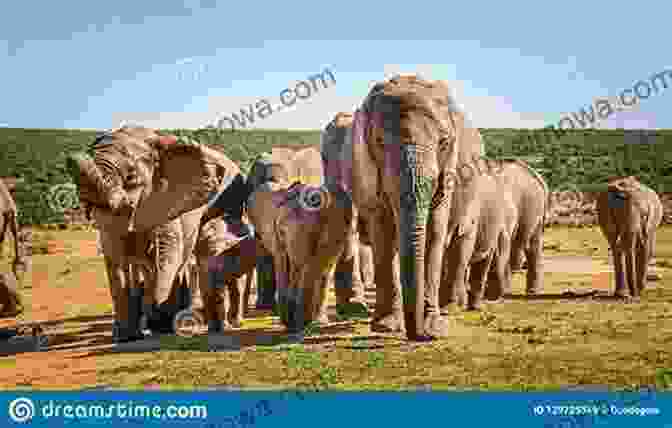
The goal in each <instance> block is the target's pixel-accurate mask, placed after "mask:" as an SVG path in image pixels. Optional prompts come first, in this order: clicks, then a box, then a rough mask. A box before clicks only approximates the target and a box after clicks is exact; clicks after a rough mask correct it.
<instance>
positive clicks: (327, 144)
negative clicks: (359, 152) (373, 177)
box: [320, 112, 354, 190]
mask: <svg viewBox="0 0 672 428" xmlns="http://www.w3.org/2000/svg"><path fill="white" fill-rule="evenodd" d="M353 121H354V116H353V114H352V113H349V112H339V113H337V114H336V116H335V117H334V119H333V120H332V121H331V122H329V124H327V126H326V127H325V129H324V130H323V131H322V133H321V136H320V154H321V157H322V167H323V171H324V181H325V183H324V184H325V185H326V186H327V188H329V189H330V190H340V189H350V186H349V184H348V183H349V178H351V177H349V175H350V174H352V171H351V169H352V146H351V142H352V124H353Z"/></svg>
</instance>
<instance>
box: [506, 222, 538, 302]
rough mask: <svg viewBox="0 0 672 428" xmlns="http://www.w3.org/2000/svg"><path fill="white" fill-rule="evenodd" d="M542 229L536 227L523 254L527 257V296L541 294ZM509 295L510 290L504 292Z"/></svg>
mask: <svg viewBox="0 0 672 428" xmlns="http://www.w3.org/2000/svg"><path fill="white" fill-rule="evenodd" d="M543 234H544V228H543V225H542V224H540V225H539V226H537V230H535V232H534V234H533V235H532V239H531V240H530V243H529V246H528V247H527V250H526V252H525V255H526V256H527V275H526V281H527V283H526V292H527V294H528V295H536V294H539V293H540V292H541V288H542V281H543V278H544V266H543V260H542V257H543V251H544V236H543ZM505 293H507V294H510V293H511V290H505Z"/></svg>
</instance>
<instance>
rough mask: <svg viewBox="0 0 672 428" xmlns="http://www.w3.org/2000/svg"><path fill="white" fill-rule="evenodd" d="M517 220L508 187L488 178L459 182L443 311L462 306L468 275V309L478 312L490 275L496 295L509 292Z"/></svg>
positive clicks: (450, 230)
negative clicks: (512, 238) (512, 244)
mask: <svg viewBox="0 0 672 428" xmlns="http://www.w3.org/2000/svg"><path fill="white" fill-rule="evenodd" d="M516 218H517V208H516V205H515V204H514V201H513V198H512V195H511V192H510V189H508V188H507V187H506V186H502V185H501V182H500V181H499V180H497V179H496V178H495V177H493V176H490V175H485V174H484V175H480V176H477V177H474V178H472V179H470V180H468V181H467V182H462V183H457V185H456V187H455V192H454V194H453V203H452V205H451V214H450V220H449V221H448V235H447V238H446V247H447V249H446V252H445V253H444V256H443V272H442V280H441V286H440V288H439V307H440V308H441V312H442V313H444V314H445V313H446V312H448V307H449V305H450V304H451V303H456V304H457V305H458V306H462V305H463V304H464V300H465V297H466V290H465V281H466V279H467V277H468V279H469V283H470V287H469V293H468V302H467V303H468V309H472V310H478V309H480V306H481V301H482V299H483V294H484V291H485V289H484V288H485V282H486V280H488V277H489V276H490V280H491V285H492V286H493V287H495V288H496V289H497V290H496V294H498V295H501V294H502V292H503V290H504V289H506V288H508V282H509V281H510V277H507V276H508V275H510V273H509V272H510V270H509V269H507V268H508V264H509V257H510V252H511V237H512V234H513V231H514V228H515V225H516ZM491 266H492V267H491ZM491 270H492V274H491V275H489V274H490V271H491ZM467 272H468V276H467Z"/></svg>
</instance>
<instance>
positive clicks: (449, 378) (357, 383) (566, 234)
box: [0, 227, 672, 391]
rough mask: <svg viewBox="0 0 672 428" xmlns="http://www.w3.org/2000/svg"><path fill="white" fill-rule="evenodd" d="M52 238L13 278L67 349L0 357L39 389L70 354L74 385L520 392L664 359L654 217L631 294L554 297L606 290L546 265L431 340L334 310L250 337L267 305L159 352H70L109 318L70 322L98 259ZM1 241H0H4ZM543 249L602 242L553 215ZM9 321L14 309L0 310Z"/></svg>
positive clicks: (595, 378)
mask: <svg viewBox="0 0 672 428" xmlns="http://www.w3.org/2000/svg"><path fill="white" fill-rule="evenodd" d="M50 241H51V242H54V241H57V242H61V243H62V244H61V245H58V246H59V247H61V248H60V249H61V251H59V252H57V253H54V254H38V255H35V256H34V257H33V261H32V273H31V274H30V275H28V276H26V278H24V281H23V290H22V293H23V294H24V296H25V298H26V302H27V303H28V305H27V306H28V307H31V308H32V313H30V314H28V313H27V314H26V315H25V318H26V320H30V321H32V320H39V321H46V320H47V319H50V320H55V319H56V320H65V321H61V322H60V324H54V325H53V326H51V327H50V328H51V329H52V330H53V331H54V332H55V331H56V329H60V330H59V332H58V333H57V335H58V337H61V338H64V337H69V338H70V339H71V340H72V341H73V342H72V343H75V342H76V341H80V342H77V343H80V344H81V345H80V347H79V348H74V350H71V351H70V352H69V353H68V352H65V351H64V352H62V353H61V352H60V351H49V352H47V353H41V354H24V355H28V356H30V355H39V356H40V357H41V358H46V359H47V360H45V361H48V362H49V364H47V366H46V367H45V368H44V369H43V370H41V371H40V373H39V374H38V375H27V374H25V371H22V369H19V368H18V366H19V364H18V361H19V360H20V359H21V356H14V357H2V358H0V384H2V385H5V386H7V387H17V386H19V385H27V386H30V387H31V388H33V389H51V388H53V387H55V386H54V385H57V384H58V383H57V381H56V379H58V378H63V374H62V372H63V371H64V370H66V369H67V367H66V368H64V366H68V365H72V362H73V361H76V362H77V364H80V366H81V368H80V369H79V371H80V372H82V373H86V374H87V376H86V377H83V378H82V379H81V382H80V383H78V386H79V385H81V386H92V385H97V384H104V385H111V386H113V387H116V388H142V387H144V386H146V385H150V384H151V385H160V386H161V387H162V388H164V389H197V388H204V387H210V386H219V385H235V386H241V387H256V388H260V389H268V388H272V387H278V386H290V387H291V386H297V385H305V384H309V385H318V386H321V387H329V388H335V389H339V390H372V389H376V390H381V389H385V390H408V389H413V388H416V387H420V388H424V387H425V386H431V388H432V389H435V390H436V389H439V390H441V389H461V390H462V389H488V390H518V391H520V390H551V389H559V388H563V387H566V386H570V385H607V386H609V387H612V388H618V389H623V388H626V387H634V386H642V385H651V384H655V383H656V372H657V370H660V369H663V368H667V367H670V361H672V270H671V269H669V267H672V228H670V227H661V228H660V229H659V235H658V245H657V265H658V268H657V269H658V272H659V273H661V274H662V277H663V279H662V280H661V281H657V282H653V283H651V287H650V288H649V289H647V291H646V292H645V293H644V296H643V298H642V299H641V301H640V302H634V303H623V302H617V301H613V300H604V299H592V298H574V299H572V298H562V296H560V295H561V294H562V293H563V292H564V291H566V290H568V289H571V290H572V291H574V292H577V293H578V292H582V291H588V290H590V289H603V290H605V289H606V288H607V287H608V288H609V289H611V284H612V281H613V275H612V274H610V273H606V272H603V273H591V272H582V273H561V272H552V271H549V272H547V273H546V274H545V278H544V294H548V295H558V296H556V297H555V298H549V299H539V300H526V299H522V298H519V299H511V300H507V301H505V302H503V303H500V304H497V305H487V306H486V310H485V311H483V312H481V313H474V312H460V313H457V314H454V315H452V316H451V317H450V319H451V324H452V330H453V333H454V334H453V336H452V337H450V338H448V339H446V340H442V341H439V342H435V343H432V344H422V345H418V344H411V343H407V342H406V341H404V340H403V339H402V338H400V337H395V336H386V335H378V334H371V333H370V330H369V326H368V324H367V323H366V322H363V321H358V322H346V323H341V324H340V325H339V326H338V328H337V329H336V330H335V332H332V331H329V332H323V334H317V335H315V336H312V337H309V338H307V339H306V340H305V342H304V344H302V345H276V346H260V345H255V344H254V335H255V334H257V332H258V331H260V330H262V329H265V330H267V331H271V332H273V331H275V332H278V331H280V327H279V326H278V325H277V318H275V317H268V316H265V317H264V318H257V319H250V320H246V322H245V324H244V326H243V329H242V331H240V332H236V333H235V334H236V335H238V336H240V337H241V342H242V343H243V346H242V349H241V350H238V351H231V352H207V339H205V338H198V337H197V338H192V339H189V340H186V339H180V340H175V341H172V343H168V342H165V343H164V345H163V347H162V350H161V351H157V352H151V353H149V352H147V353H126V354H111V353H107V352H98V353H96V354H95V355H90V354H89V355H84V356H82V358H80V357H79V356H78V354H77V353H76V352H75V351H77V350H79V351H80V354H81V350H82V349H86V347H87V346H89V345H91V342H87V341H86V340H93V339H86V338H87V337H89V336H90V337H96V338H97V339H96V340H98V341H102V342H105V343H109V336H110V331H109V319H107V321H104V322H102V321H101V322H100V323H99V324H97V325H98V326H99V327H96V328H92V327H91V324H90V323H89V324H87V322H88V321H82V320H83V319H85V318H86V317H92V316H93V317H95V316H102V315H105V314H108V315H109V314H110V313H111V304H110V302H111V301H110V297H109V291H108V290H107V281H106V276H105V272H104V265H103V260H102V258H101V257H97V256H96V255H95V245H94V246H93V249H94V251H93V253H92V252H91V251H90V249H91V248H92V243H94V242H95V234H94V232H92V231H87V230H78V231H53V230H48V231H44V230H42V231H36V235H35V244H34V245H36V246H42V247H46V248H56V246H57V245H56V244H49V242H50ZM4 252H5V254H6V255H8V254H9V252H8V248H7V246H6V248H5V251H4ZM546 255H548V256H554V255H562V256H591V257H593V258H595V259H597V260H606V258H607V255H608V251H607V247H606V241H605V240H604V238H603V237H602V236H601V234H600V232H599V229H597V228H580V229H568V228H560V227H558V228H553V229H549V230H548V231H547V233H546ZM9 261H10V259H9V258H8V257H5V258H3V259H0V269H2V270H3V271H7V270H8V269H9ZM523 283H524V275H523V274H516V275H515V277H514V293H515V294H522V293H523V290H524V284H523ZM266 315H267V314H266ZM8 323H13V320H9V321H7V322H4V324H5V325H6V324H8ZM105 323H106V324H105ZM100 326H103V327H104V328H103V327H100ZM87 331H88V332H89V333H88V336H87V334H86V332H87ZM70 339H68V340H70ZM59 340H60V339H59ZM63 341H64V343H67V340H66V339H63ZM94 342H95V340H94ZM102 342H101V343H102ZM278 351H280V352H278ZM28 356H26V357H25V358H30V357H28ZM49 367H51V369H49ZM50 370H51V371H50ZM19 373H21V374H19ZM73 373H74V375H77V373H79V372H77V371H74V372H73ZM659 380H660V379H659ZM63 382H64V381H63V380H61V383H63ZM58 385H59V386H60V387H61V388H63V387H67V386H68V385H67V384H66V385H61V384H58ZM78 386H74V385H69V387H70V388H72V389H75V388H77V387H78Z"/></svg>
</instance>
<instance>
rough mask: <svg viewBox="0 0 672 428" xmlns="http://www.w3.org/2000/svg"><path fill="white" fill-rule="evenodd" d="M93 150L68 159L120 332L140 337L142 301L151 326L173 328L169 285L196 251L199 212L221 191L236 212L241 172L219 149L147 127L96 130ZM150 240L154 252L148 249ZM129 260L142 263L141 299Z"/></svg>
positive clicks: (238, 211) (119, 334)
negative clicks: (95, 235) (96, 239)
mask: <svg viewBox="0 0 672 428" xmlns="http://www.w3.org/2000/svg"><path fill="white" fill-rule="evenodd" d="M93 153H94V156H93V159H92V158H90V157H88V156H87V155H86V154H82V153H78V154H74V155H71V156H69V157H68V167H69V169H70V171H71V174H72V176H73V179H74V181H75V182H76V183H77V185H78V188H79V194H80V201H81V202H82V203H83V204H84V205H88V206H92V207H94V212H93V214H94V216H95V220H96V223H97V224H98V227H99V230H100V234H101V243H102V247H103V252H104V256H105V264H106V267H107V273H108V279H109V281H110V291H111V294H112V298H113V304H114V311H115V329H116V331H117V340H118V341H129V340H135V339H139V338H142V334H141V333H140V326H139V324H140V315H141V310H140V309H139V307H140V306H142V312H144V313H145V315H146V316H147V317H148V318H149V319H150V321H151V324H152V326H153V327H152V328H153V329H154V330H158V331H172V315H174V313H175V312H176V311H177V309H178V308H176V305H175V304H173V303H174V300H175V299H172V298H171V294H175V292H174V290H173V289H172V286H173V284H174V282H175V279H176V275H177V274H178V272H180V271H182V270H183V269H184V265H185V264H186V263H187V262H188V260H189V258H190V257H191V255H192V253H193V249H194V245H195V243H196V238H197V236H198V230H199V226H200V221H201V217H202V215H203V212H204V211H205V210H206V208H207V204H209V203H211V202H212V201H214V200H219V199H221V200H224V201H227V202H230V205H229V206H228V207H229V208H230V210H229V211H230V212H231V215H232V216H238V217H240V216H241V215H242V211H241V206H242V202H241V201H242V200H243V199H244V198H245V190H246V186H245V179H244V177H243V176H242V175H241V173H240V169H239V168H238V166H237V165H236V164H235V163H234V162H232V161H231V160H230V159H229V158H228V157H226V156H225V155H224V154H222V153H220V152H218V151H216V150H213V149H211V148H208V147H206V146H204V145H202V144H199V143H197V142H195V141H193V140H190V139H187V138H178V137H175V136H172V135H163V134H161V133H159V132H158V131H156V130H153V129H149V128H144V127H137V126H125V127H122V128H120V129H117V130H114V131H111V132H108V133H106V134H104V135H102V136H100V137H98V138H97V139H96V140H95V141H94V144H93ZM220 197H221V198H220ZM151 246H153V248H155V249H156V251H154V252H153V255H154V256H155V257H154V260H151V259H150V257H149V256H148V255H147V253H148V250H149V249H150V248H152V247H151ZM129 264H133V265H134V266H138V265H140V266H144V267H145V268H146V270H147V272H145V273H146V275H145V285H146V292H145V293H144V295H145V297H144V302H143V297H142V294H143V293H142V290H141V289H139V288H138V287H137V284H136V283H135V281H133V280H132V278H131V276H130V275H129V272H128V266H129ZM195 289H196V290H197V288H195ZM177 300H179V299H177ZM142 303H144V304H142Z"/></svg>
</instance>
